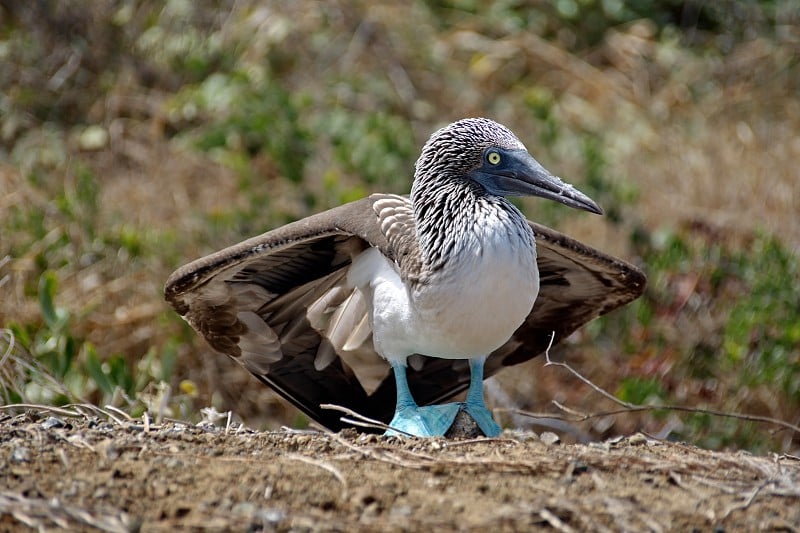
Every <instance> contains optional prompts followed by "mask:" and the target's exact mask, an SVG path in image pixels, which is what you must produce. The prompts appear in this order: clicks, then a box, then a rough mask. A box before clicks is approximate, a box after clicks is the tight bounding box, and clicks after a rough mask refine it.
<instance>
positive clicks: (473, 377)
mask: <svg viewBox="0 0 800 533" xmlns="http://www.w3.org/2000/svg"><path fill="white" fill-rule="evenodd" d="M484 361H485V358H480V359H470V360H469V371H470V380H469V390H467V402H466V411H467V413H469V416H471V417H472V419H473V420H475V423H476V424H478V427H479V428H481V431H483V434H484V435H486V436H487V437H496V436H498V435H500V433H502V432H503V430H502V429H501V428H500V426H499V425H498V424H497V422H495V421H494V418H493V417H492V413H490V412H489V410H488V409H487V408H486V402H485V401H484V400H483V362H484Z"/></svg>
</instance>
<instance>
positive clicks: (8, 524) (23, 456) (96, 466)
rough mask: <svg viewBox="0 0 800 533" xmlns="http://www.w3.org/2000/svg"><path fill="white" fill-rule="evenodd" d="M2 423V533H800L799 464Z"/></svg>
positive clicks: (552, 443) (572, 448)
mask: <svg viewBox="0 0 800 533" xmlns="http://www.w3.org/2000/svg"><path fill="white" fill-rule="evenodd" d="M10 411H12V410H10V409H4V410H3V411H2V412H3V413H4V414H0V448H1V449H0V457H1V458H2V460H1V461H0V529H2V530H3V531H8V530H15V531H18V530H22V529H23V526H28V527H30V528H32V529H40V530H43V529H48V530H53V529H55V530H58V529H65V530H71V531H96V530H104V531H137V530H142V531H172V530H210V531H222V530H235V531H245V530H248V531H261V530H268V531H272V530H278V531H286V530H294V531H316V530H324V531H328V530H337V531H378V530H380V531H412V530H413V531H416V530H432V529H434V528H435V529H436V530H441V531H449V530H465V529H467V530H469V529H483V530H491V531H511V530H525V529H527V530H529V529H532V528H546V529H552V530H558V531H595V530H596V531H673V530H675V531H692V530H696V531H712V530H714V531H722V530H724V531H756V530H762V531H763V530H777V531H797V530H799V529H800V458H797V457H793V456H786V455H784V456H772V457H756V456H752V455H749V454H747V453H742V452H739V453H718V452H709V451H705V450H701V449H698V448H695V447H693V446H689V445H685V444H677V443H667V442H661V441H656V440H652V439H650V438H648V437H646V436H644V435H641V434H636V435H633V436H631V437H628V438H625V439H617V440H613V441H606V442H598V443H594V444H590V445H565V444H561V443H559V442H558V441H557V437H556V436H555V435H553V434H547V433H545V434H543V435H535V434H533V433H529V432H526V433H513V432H506V433H504V434H503V436H502V438H498V439H471V440H460V441H459V440H450V441H447V440H443V439H432V440H419V439H406V440H400V439H397V438H386V437H382V436H376V435H366V434H359V433H357V432H355V431H348V432H344V433H340V434H330V433H323V432H292V431H288V430H287V431H279V432H269V433H267V432H256V431H251V430H248V429H245V428H238V429H233V428H230V427H229V428H228V429H227V430H226V429H225V428H219V427H214V426H206V427H197V426H190V425H185V424H180V423H174V422H168V423H163V424H158V425H156V424H144V423H143V422H142V421H133V420H127V419H125V418H122V417H121V416H119V417H117V419H114V418H112V417H109V416H108V414H107V413H100V412H98V413H97V414H98V415H99V416H77V417H75V416H66V413H65V412H58V411H53V410H49V411H43V410H38V409H37V410H28V411H26V412H19V411H18V410H17V412H15V413H14V412H10Z"/></svg>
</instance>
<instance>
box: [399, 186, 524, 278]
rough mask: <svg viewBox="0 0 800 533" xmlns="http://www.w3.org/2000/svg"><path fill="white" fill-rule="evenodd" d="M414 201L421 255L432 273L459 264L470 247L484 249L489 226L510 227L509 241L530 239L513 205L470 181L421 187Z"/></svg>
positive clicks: (521, 218) (520, 214)
mask: <svg viewBox="0 0 800 533" xmlns="http://www.w3.org/2000/svg"><path fill="white" fill-rule="evenodd" d="M411 200H412V203H413V206H414V216H415V222H416V230H417V238H418V239H419V246H420V255H421V258H422V261H423V264H424V266H425V269H426V270H427V271H428V272H431V273H433V272H436V271H438V270H440V269H442V268H445V267H446V265H447V263H448V262H449V261H458V260H459V259H460V257H461V254H462V253H463V252H465V251H466V250H467V249H468V248H469V247H474V246H480V245H481V242H480V241H481V239H482V233H483V231H484V229H485V228H486V226H488V225H495V224H497V225H502V226H504V227H507V228H508V232H509V238H513V237H515V236H519V235H521V234H525V238H527V237H526V235H527V233H526V232H528V231H529V230H528V229H527V228H528V225H527V221H526V219H525V217H524V216H523V215H522V213H520V211H519V210H518V209H517V208H516V207H515V206H514V205H513V204H511V202H509V201H508V200H506V199H505V198H501V197H498V196H492V195H489V194H486V192H485V191H483V189H481V188H480V187H479V186H477V185H473V184H470V183H469V182H456V181H452V180H451V181H449V182H448V184H447V186H443V187H429V188H418V189H415V190H414V191H413V192H412V196H411ZM531 242H532V241H531Z"/></svg>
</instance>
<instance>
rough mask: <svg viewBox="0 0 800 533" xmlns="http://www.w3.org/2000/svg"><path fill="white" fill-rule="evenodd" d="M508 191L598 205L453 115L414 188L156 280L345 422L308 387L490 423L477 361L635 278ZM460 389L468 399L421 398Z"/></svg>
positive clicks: (590, 313)
mask: <svg viewBox="0 0 800 533" xmlns="http://www.w3.org/2000/svg"><path fill="white" fill-rule="evenodd" d="M510 196H539V197H542V198H546V199H549V200H554V201H556V202H560V203H562V204H564V205H566V206H569V207H573V208H576V209H581V210H584V211H589V212H591V213H596V214H602V210H601V209H600V207H598V205H597V204H596V203H595V202H594V201H592V200H591V199H590V198H589V197H587V196H586V195H585V194H583V193H581V192H580V191H578V190H577V189H575V188H574V187H572V186H571V185H569V184H567V183H564V182H563V181H561V180H560V179H559V178H557V177H555V176H554V175H552V174H551V173H550V172H548V171H547V170H545V169H544V167H542V165H540V164H539V163H538V162H537V161H536V160H535V159H534V158H533V157H532V156H531V155H530V154H529V152H528V151H527V149H526V148H525V146H524V145H523V144H522V142H521V141H520V140H519V139H518V138H517V137H516V136H515V135H514V134H513V133H512V132H511V131H510V130H509V129H507V128H506V127H505V126H502V125H501V124H498V123H497V122H494V121H492V120H489V119H484V118H470V119H463V120H459V121H457V122H454V123H452V124H450V125H449V126H446V127H444V128H442V129H440V130H438V131H436V132H435V133H434V134H433V135H431V137H430V139H429V140H428V141H427V143H425V145H424V147H423V149H422V152H421V154H420V157H419V159H418V160H417V162H416V165H415V172H414V181H413V184H412V188H411V195H410V196H399V195H393V194H373V195H371V196H369V197H367V198H364V199H362V200H359V201H356V202H352V203H349V204H345V205H343V206H340V207H337V208H334V209H330V210H328V211H325V212H323V213H319V214H317V215H313V216H310V217H308V218H305V219H302V220H299V221H297V222H293V223H291V224H288V225H286V226H283V227H281V228H278V229H275V230H272V231H269V232H267V233H264V234H263V235H260V236H258V237H254V238H252V239H249V240H247V241H244V242H242V243H240V244H237V245H234V246H232V247H230V248H227V249H225V250H222V251H220V252H217V253H215V254H212V255H209V256H207V257H204V258H201V259H198V260H196V261H194V262H192V263H190V264H188V265H185V266H184V267H182V268H180V269H178V270H177V271H175V272H174V273H173V274H172V276H170V278H169V280H168V281H167V284H166V287H165V297H166V299H167V300H168V301H169V303H170V304H171V305H172V306H173V307H174V308H175V309H176V310H177V311H178V313H179V314H181V315H182V316H183V317H184V318H185V319H186V320H187V321H188V322H189V323H190V324H191V325H192V326H193V327H194V329H195V330H197V331H198V332H199V333H200V334H201V335H203V336H204V337H205V338H206V340H207V341H208V342H209V344H210V345H211V346H212V347H213V348H215V349H216V350H218V351H220V352H222V353H224V354H227V355H229V356H231V357H232V358H234V359H235V360H237V361H239V362H240V363H241V364H242V365H243V366H244V367H245V368H246V369H247V370H249V371H250V372H251V373H253V374H254V375H255V376H256V377H257V378H258V379H260V380H261V381H263V382H264V383H266V384H267V385H269V386H271V387H272V388H274V389H275V390H276V391H277V392H278V393H279V394H280V395H282V396H283V397H285V398H286V399H288V400H289V401H290V402H292V403H293V404H295V405H296V406H297V407H299V408H300V409H301V410H303V411H304V412H306V413H307V414H308V415H309V416H310V417H311V418H313V419H315V420H317V421H319V422H320V423H322V424H323V425H325V426H327V427H329V428H331V429H340V428H341V427H343V423H342V422H341V421H340V420H339V418H338V416H336V415H334V414H333V413H331V412H330V411H326V410H323V409H321V408H320V405H321V404H326V403H333V404H338V405H341V406H344V407H348V408H350V409H353V410H355V411H357V412H359V413H361V414H363V415H365V416H369V417H374V418H378V419H380V420H383V421H385V422H388V423H389V425H390V426H391V427H393V428H395V429H397V430H399V431H400V432H401V433H408V434H412V435H417V436H436V435H444V434H445V433H446V432H447V430H448V429H449V428H450V426H451V424H452V423H453V420H454V419H455V417H456V415H457V413H458V411H459V410H460V409H462V408H463V409H465V410H466V412H467V413H468V414H469V415H470V416H471V417H472V418H473V419H474V420H475V422H476V423H477V425H478V427H479V428H480V430H481V432H482V433H483V434H484V435H486V436H490V437H491V436H496V435H498V434H499V433H500V431H501V429H500V426H499V425H498V424H497V423H496V422H495V421H494V419H493V418H492V415H491V413H490V412H489V410H488V409H487V408H486V405H485V403H484V396H483V379H484V377H486V376H488V375H491V374H493V373H495V372H496V371H498V370H499V369H500V368H502V367H505V366H509V365H514V364H517V363H521V362H523V361H526V360H528V359H531V358H532V357H534V356H536V355H537V354H539V353H541V352H542V351H543V350H544V349H545V348H546V347H547V346H548V343H549V341H550V338H551V335H555V338H556V341H559V340H563V339H564V338H565V337H566V336H568V335H569V334H570V333H572V332H573V331H574V330H576V329H577V328H579V327H580V326H581V325H583V324H584V323H586V322H588V321H590V320H592V319H594V318H595V317H597V316H600V315H602V314H605V313H607V312H609V311H611V310H613V309H616V308H617V307H619V306H621V305H624V304H626V303H628V302H630V301H631V300H633V299H635V298H637V297H638V296H639V295H640V294H641V293H642V291H643V290H644V286H645V277H644V275H643V273H642V272H641V271H640V270H639V269H637V268H636V267H634V266H633V265H630V264H627V263H625V262H623V261H621V260H618V259H615V258H612V257H610V256H608V255H605V254H603V253H602V252H599V251H597V250H594V249H592V248H590V247H588V246H586V245H584V244H581V243H580V242H578V241H575V240H573V239H570V238H569V237H567V236H565V235H562V234H560V233H558V232H556V231H554V230H551V229H549V228H546V227H544V226H541V225H538V224H535V223H533V222H530V221H528V220H526V218H525V217H524V216H523V214H522V213H521V212H520V211H519V209H517V207H515V206H514V204H512V203H511V202H510V201H509V200H508V199H507V197H510ZM465 360H466V361H468V363H465ZM390 374H393V379H392V376H391V375H390ZM465 388H466V389H468V390H467V396H466V401H465V402H463V403H461V404H459V403H450V404H444V405H431V404H436V403H437V402H440V401H443V400H446V399H448V398H449V397H451V396H452V395H454V394H455V393H457V392H460V391H462V390H464V389H465ZM389 433H390V434H391V433H392V431H391V430H390V431H389Z"/></svg>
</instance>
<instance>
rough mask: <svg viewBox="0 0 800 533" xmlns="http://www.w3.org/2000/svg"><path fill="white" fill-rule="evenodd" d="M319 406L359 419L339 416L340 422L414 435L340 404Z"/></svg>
mask: <svg viewBox="0 0 800 533" xmlns="http://www.w3.org/2000/svg"><path fill="white" fill-rule="evenodd" d="M320 408H322V409H331V410H333V411H340V412H342V413H345V414H347V415H350V416H352V417H354V418H355V419H356V420H358V421H360V422H358V423H356V422H355V421H354V420H351V419H346V418H341V419H340V420H341V421H342V422H347V423H348V424H353V423H355V425H357V426H363V427H372V428H375V429H383V430H392V431H396V432H398V433H402V434H403V435H407V436H409V437H414V436H415V435H412V434H411V433H409V432H407V431H403V430H402V429H398V428H396V427H392V426H390V425H389V424H384V423H383V422H381V421H380V420H375V419H374V418H369V417H366V416H364V415H362V414H359V413H356V412H355V411H353V410H352V409H348V408H347V407H342V406H341V405H336V404H333V403H323V404H321V405H320Z"/></svg>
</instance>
